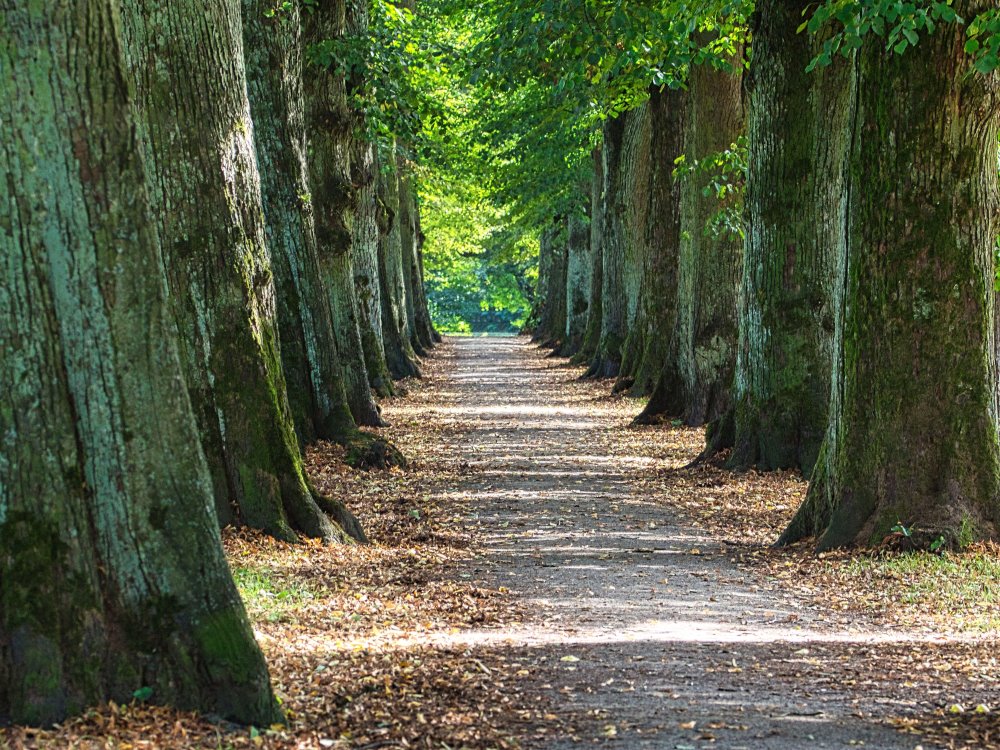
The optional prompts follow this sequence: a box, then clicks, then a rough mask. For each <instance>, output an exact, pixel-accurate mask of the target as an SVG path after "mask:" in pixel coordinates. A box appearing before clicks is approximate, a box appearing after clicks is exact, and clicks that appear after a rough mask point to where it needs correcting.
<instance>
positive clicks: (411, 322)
mask: <svg viewBox="0 0 1000 750" xmlns="http://www.w3.org/2000/svg"><path fill="white" fill-rule="evenodd" d="M399 232H400V234H399V238H400V243H401V245H402V253H403V256H402V259H403V279H404V283H405V285H406V320H407V327H408V328H409V330H410V344H411V345H412V346H413V350H414V352H416V354H417V355H418V356H424V355H426V354H427V353H429V352H430V350H431V349H432V348H433V346H434V343H435V341H434V328H433V326H431V317H430V313H429V312H428V310H427V296H426V294H425V290H424V269H423V264H422V263H421V260H420V244H421V242H422V241H423V240H422V238H421V234H420V213H419V208H418V206H417V194H416V191H415V190H414V187H413V177H412V176H411V175H409V174H407V173H406V171H405V164H404V160H403V159H402V158H400V175H399Z"/></svg>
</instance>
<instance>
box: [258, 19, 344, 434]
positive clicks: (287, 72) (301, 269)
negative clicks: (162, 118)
mask: <svg viewBox="0 0 1000 750" xmlns="http://www.w3.org/2000/svg"><path fill="white" fill-rule="evenodd" d="M273 5H274V4H273V3H271V2H269V1H268V0H243V44H244V55H245V61H246V71H247V92H248V94H249V99H250V113H251V116H252V119H253V124H254V131H253V132H254V142H255V145H256V149H257V163H258V165H259V167H260V176H261V197H262V199H263V205H264V219H265V229H266V233H267V235H266V237H267V244H268V247H269V248H270V251H271V268H272V270H273V272H274V284H275V289H276V292H277V308H278V331H279V333H280V338H281V342H280V343H281V363H282V369H283V370H284V374H285V382H286V384H287V391H288V401H289V405H290V407H291V410H292V417H293V420H294V423H295V427H296V432H297V433H298V436H299V440H300V441H302V442H311V441H312V440H315V439H317V438H321V439H326V440H336V441H339V442H344V441H345V440H347V439H350V438H352V437H353V436H354V435H355V434H356V432H357V427H356V425H355V423H354V418H353V417H352V416H351V412H350V409H349V408H348V406H347V396H346V393H345V391H344V382H343V376H342V375H341V371H340V363H339V360H338V355H337V347H336V341H335V339H334V334H333V321H332V316H331V313H330V300H329V298H328V297H327V294H326V291H325V289H324V287H323V282H322V280H321V277H320V270H319V258H318V256H317V252H316V233H315V228H314V225H313V215H312V196H311V194H310V188H309V178H308V165H307V164H306V139H305V117H304V102H303V98H302V72H303V60H302V39H301V28H300V25H299V16H298V14H299V9H298V6H293V7H291V8H289V9H288V10H286V11H284V12H283V15H282V16H279V17H277V18H268V17H267V16H266V15H265V12H266V11H268V10H271V9H273Z"/></svg>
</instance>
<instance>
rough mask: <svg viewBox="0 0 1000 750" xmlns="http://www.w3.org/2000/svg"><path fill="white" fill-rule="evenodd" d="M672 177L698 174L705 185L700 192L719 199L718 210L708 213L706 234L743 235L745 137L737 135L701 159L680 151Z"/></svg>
mask: <svg viewBox="0 0 1000 750" xmlns="http://www.w3.org/2000/svg"><path fill="white" fill-rule="evenodd" d="M674 164H675V166H674V179H676V180H687V179H694V178H696V177H697V178H698V179H699V181H704V182H705V185H704V186H703V187H702V189H701V193H702V195H703V196H705V197H706V198H709V197H714V198H716V199H717V200H718V201H719V210H718V211H716V212H715V213H714V214H712V216H710V217H709V219H708V221H707V223H706V224H705V234H707V235H712V236H719V235H725V234H733V235H736V236H738V237H740V238H742V237H744V236H745V227H744V224H743V190H744V188H745V186H746V176H747V139H746V136H742V135H741V136H740V137H739V138H737V140H736V142H735V143H732V144H730V146H729V148H727V149H725V150H723V151H717V152H716V153H714V154H709V155H708V156H706V157H704V158H702V159H692V160H690V161H689V160H688V159H687V157H685V156H684V155H681V156H679V157H677V159H675V160H674Z"/></svg>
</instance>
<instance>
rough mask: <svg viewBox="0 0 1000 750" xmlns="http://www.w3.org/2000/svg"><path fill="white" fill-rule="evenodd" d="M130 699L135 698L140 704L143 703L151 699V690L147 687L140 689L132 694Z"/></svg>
mask: <svg viewBox="0 0 1000 750" xmlns="http://www.w3.org/2000/svg"><path fill="white" fill-rule="evenodd" d="M132 697H133V698H135V699H136V700H137V701H139V702H140V703H144V702H145V701H148V700H149V699H150V698H152V697H153V688H151V687H149V686H148V685H147V686H145V687H141V688H139V689H138V690H136V691H134V692H133V693H132Z"/></svg>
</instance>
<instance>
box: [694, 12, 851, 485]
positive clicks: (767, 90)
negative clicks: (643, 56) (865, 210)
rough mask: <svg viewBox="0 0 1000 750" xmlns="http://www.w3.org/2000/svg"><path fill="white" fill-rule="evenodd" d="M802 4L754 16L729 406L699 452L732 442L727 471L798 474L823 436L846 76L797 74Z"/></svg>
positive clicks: (805, 54) (838, 249) (840, 216)
mask: <svg viewBox="0 0 1000 750" xmlns="http://www.w3.org/2000/svg"><path fill="white" fill-rule="evenodd" d="M808 7H809V3H807V2H805V1H804V0H763V1H762V2H758V3H757V12H756V13H755V14H754V16H753V19H754V24H753V30H752V33H753V40H754V50H753V58H752V60H751V62H750V72H749V75H748V79H747V84H746V86H745V88H746V91H747V93H748V95H747V134H748V144H749V148H748V158H747V175H748V176H747V184H746V197H745V203H746V210H745V213H746V221H747V232H746V242H745V251H744V252H745V262H744V266H743V282H742V292H741V294H740V319H739V323H740V346H739V351H738V355H737V365H736V377H735V384H734V389H735V394H734V401H735V403H734V406H733V408H732V410H731V411H730V412H728V413H727V414H725V415H724V416H723V417H722V418H721V420H722V423H721V424H720V427H719V428H717V429H715V430H714V434H715V436H716V442H715V445H711V446H709V448H708V450H707V453H712V452H714V451H715V450H718V449H719V448H723V447H728V445H727V443H728V444H734V445H735V448H734V450H733V453H732V454H731V457H730V459H729V462H728V465H729V466H730V467H732V468H737V469H745V468H749V467H751V466H756V467H758V468H761V469H765V470H767V469H778V468H799V469H802V471H803V473H805V474H806V475H807V476H808V475H809V473H810V472H811V471H812V467H813V465H814V464H815V462H816V456H817V454H818V452H819V447H820V444H821V443H822V440H823V435H824V434H825V431H826V422H827V403H828V401H829V395H830V374H831V368H832V345H833V329H834V320H835V317H836V313H837V307H838V303H839V299H838V297H837V295H836V294H835V284H834V279H835V277H836V272H837V268H839V266H840V264H841V260H840V259H841V258H842V257H843V253H844V245H845V237H844V233H845V224H846V210H847V195H848V192H847V183H846V178H847V175H846V164H847V151H848V148H849V146H850V143H849V140H850V134H851V119H850V118H851V117H852V112H853V108H852V105H853V80H854V76H853V64H851V63H850V62H849V61H848V60H845V59H843V58H838V59H837V60H836V62H835V64H834V65H831V66H829V67H823V68H820V69H819V70H816V71H813V72H808V71H807V67H808V65H809V61H810V60H811V59H812V57H813V56H814V54H816V52H817V44H816V42H815V41H814V38H813V37H811V36H810V35H808V34H802V33H799V32H798V31H797V29H798V26H799V25H800V24H801V22H802V17H803V14H804V13H805V11H806V10H807V9H808ZM730 420H731V421H732V422H731V423H729V422H730ZM722 425H724V426H722Z"/></svg>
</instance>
